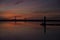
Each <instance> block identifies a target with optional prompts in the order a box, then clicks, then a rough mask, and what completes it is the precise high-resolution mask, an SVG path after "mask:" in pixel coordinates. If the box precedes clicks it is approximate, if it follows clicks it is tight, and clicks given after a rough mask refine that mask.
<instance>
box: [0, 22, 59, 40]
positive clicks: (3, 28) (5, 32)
mask: <svg viewBox="0 0 60 40" xmlns="http://www.w3.org/2000/svg"><path fill="white" fill-rule="evenodd" d="M40 24H41V22H16V23H14V22H2V23H0V40H59V39H60V38H59V37H60V27H59V26H47V31H46V34H45V35H44V31H43V29H44V28H43V26H41V25H40Z"/></svg>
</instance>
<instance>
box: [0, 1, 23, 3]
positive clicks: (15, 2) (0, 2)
mask: <svg viewBox="0 0 60 40" xmlns="http://www.w3.org/2000/svg"><path fill="white" fill-rule="evenodd" d="M22 2H23V0H0V4H7V3H8V4H10V3H12V4H19V3H22Z"/></svg>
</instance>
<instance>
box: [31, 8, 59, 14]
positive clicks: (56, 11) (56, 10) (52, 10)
mask: <svg viewBox="0 0 60 40" xmlns="http://www.w3.org/2000/svg"><path fill="white" fill-rule="evenodd" d="M32 13H50V14H51V13H60V9H55V10H54V9H51V10H44V11H41V10H40V11H33V12H32Z"/></svg>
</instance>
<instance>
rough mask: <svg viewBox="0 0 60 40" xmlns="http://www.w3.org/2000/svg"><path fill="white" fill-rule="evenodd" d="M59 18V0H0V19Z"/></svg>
mask: <svg viewBox="0 0 60 40" xmlns="http://www.w3.org/2000/svg"><path fill="white" fill-rule="evenodd" d="M14 16H17V19H24V18H26V19H41V18H42V17H43V16H46V17H47V18H49V19H53V18H55V19H59V18H60V2H59V0H0V19H4V18H8V19H12V18H14Z"/></svg>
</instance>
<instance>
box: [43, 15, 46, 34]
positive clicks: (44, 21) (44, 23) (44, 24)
mask: <svg viewBox="0 0 60 40" xmlns="http://www.w3.org/2000/svg"><path fill="white" fill-rule="evenodd" d="M43 26H44V34H45V33H46V16H44V20H43Z"/></svg>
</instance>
